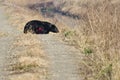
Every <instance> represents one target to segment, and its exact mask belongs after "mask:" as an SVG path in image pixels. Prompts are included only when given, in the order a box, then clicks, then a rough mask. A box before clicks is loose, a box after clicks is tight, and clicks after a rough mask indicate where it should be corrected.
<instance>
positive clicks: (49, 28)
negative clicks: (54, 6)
mask: <svg viewBox="0 0 120 80" xmlns="http://www.w3.org/2000/svg"><path fill="white" fill-rule="evenodd" d="M28 32H32V33H33V34H34V33H35V34H48V33H49V32H54V33H58V32H59V30H58V28H57V27H56V26H55V25H54V24H51V23H49V22H45V21H39V20H32V21H29V22H28V23H26V25H25V27H24V33H25V34H26V33H28Z"/></svg>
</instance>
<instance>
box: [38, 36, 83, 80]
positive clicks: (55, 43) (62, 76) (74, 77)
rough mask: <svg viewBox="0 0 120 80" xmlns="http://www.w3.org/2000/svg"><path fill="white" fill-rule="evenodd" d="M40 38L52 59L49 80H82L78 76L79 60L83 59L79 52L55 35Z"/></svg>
mask: <svg viewBox="0 0 120 80" xmlns="http://www.w3.org/2000/svg"><path fill="white" fill-rule="evenodd" d="M56 35H57V34H56ZM38 37H39V39H40V40H41V42H42V44H43V50H45V52H46V54H47V55H48V56H49V58H50V68H49V71H50V72H49V77H48V80H82V79H81V78H80V75H78V68H79V67H78V65H77V60H78V58H79V59H80V58H81V57H80V56H78V54H79V51H78V50H76V49H75V48H74V47H72V46H68V45H66V44H64V43H63V42H61V41H60V40H59V39H58V38H57V37H55V34H48V35H38Z"/></svg>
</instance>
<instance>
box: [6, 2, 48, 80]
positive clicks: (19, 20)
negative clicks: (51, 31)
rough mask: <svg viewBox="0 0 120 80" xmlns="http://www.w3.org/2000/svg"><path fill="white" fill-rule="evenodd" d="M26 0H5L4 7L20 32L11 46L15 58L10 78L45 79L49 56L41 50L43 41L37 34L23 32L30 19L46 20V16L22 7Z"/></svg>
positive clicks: (11, 22)
mask: <svg viewBox="0 0 120 80" xmlns="http://www.w3.org/2000/svg"><path fill="white" fill-rule="evenodd" d="M24 2H25V3H26V1H24V0H23V2H21V0H18V1H17V2H16V0H8V1H5V2H4V4H5V6H4V8H5V9H6V13H7V15H8V18H9V22H10V24H11V25H12V26H13V27H15V28H16V29H17V30H18V32H20V34H19V35H18V36H16V38H15V40H14V43H13V45H12V47H11V49H12V50H11V52H12V56H13V58H12V60H11V62H12V63H11V64H10V66H9V67H8V70H9V71H10V72H11V75H10V76H9V78H10V80H16V79H17V80H43V79H45V78H47V74H48V71H47V67H48V58H47V56H46V55H45V54H44V52H43V50H41V43H40V41H39V40H38V39H37V37H36V35H33V34H23V28H24V26H25V24H26V22H28V21H30V20H33V19H41V20H44V18H42V17H41V16H39V15H38V14H37V13H36V12H32V11H30V10H28V9H26V8H25V7H22V4H23V3H24ZM27 2H28V1H27ZM19 5H20V6H19ZM23 5H24V4H23ZM23 13H24V14H23ZM21 33H22V34H21Z"/></svg>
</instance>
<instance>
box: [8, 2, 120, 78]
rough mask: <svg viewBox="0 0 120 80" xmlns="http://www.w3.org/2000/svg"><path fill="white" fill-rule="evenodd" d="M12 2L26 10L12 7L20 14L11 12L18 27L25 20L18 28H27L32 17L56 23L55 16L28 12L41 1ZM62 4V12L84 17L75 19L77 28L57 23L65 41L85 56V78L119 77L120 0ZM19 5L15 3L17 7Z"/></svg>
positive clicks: (82, 61)
mask: <svg viewBox="0 0 120 80" xmlns="http://www.w3.org/2000/svg"><path fill="white" fill-rule="evenodd" d="M8 1H10V2H11V3H14V4H16V5H19V6H21V7H22V8H21V7H20V8H19V7H18V8H19V9H21V10H22V11H21V10H18V9H12V11H13V12H16V14H15V15H14V14H11V15H10V16H12V17H15V16H17V18H16V19H14V22H13V21H12V22H13V23H15V22H16V24H14V26H18V23H22V24H20V25H19V27H17V28H18V29H20V30H22V29H23V26H24V24H25V22H27V21H28V20H30V19H38V20H39V19H41V20H48V21H52V22H54V20H53V19H52V20H51V19H49V18H46V19H45V18H43V17H42V16H41V15H39V16H38V15H37V14H38V13H36V12H33V11H31V10H29V11H27V8H26V7H25V6H26V5H28V4H32V3H37V2H39V1H41V0H36V1H33V0H31V2H30V1H28V0H24V1H23V2H22V1H20V0H18V1H15V0H8ZM42 1H43V0H42ZM46 1H47V0H46ZM53 1H54V0H53ZM18 2H19V3H18ZM55 2H57V1H55ZM58 3H59V4H62V6H61V5H60V8H61V10H62V11H65V12H66V11H67V12H69V13H71V14H76V15H79V16H80V17H81V18H80V19H75V20H76V21H77V22H78V23H79V24H77V27H75V28H72V30H71V28H69V26H67V25H66V24H65V23H60V22H57V23H56V25H57V26H59V28H60V30H61V33H62V38H63V40H64V41H67V42H68V43H69V44H71V45H74V46H76V48H78V49H80V51H81V52H82V53H83V55H84V56H83V58H82V59H81V60H80V63H79V65H80V69H79V70H80V75H83V77H84V80H119V79H120V76H119V75H120V67H119V66H120V62H119V61H120V49H119V47H120V42H119V41H120V36H119V33H120V11H119V10H120V1H119V0H80V1H79V0H74V1H73V0H69V1H68V0H62V1H60V0H59V2H58ZM16 5H14V7H15V8H16ZM23 7H24V8H23ZM8 11H9V10H8ZM23 12H24V15H23ZM31 16H32V17H31ZM33 16H34V17H33ZM23 20H25V21H23ZM70 23H71V22H70Z"/></svg>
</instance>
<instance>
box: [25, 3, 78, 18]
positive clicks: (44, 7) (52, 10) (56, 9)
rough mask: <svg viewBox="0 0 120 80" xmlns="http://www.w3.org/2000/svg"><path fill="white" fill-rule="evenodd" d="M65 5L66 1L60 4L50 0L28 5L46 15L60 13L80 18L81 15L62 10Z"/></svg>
mask: <svg viewBox="0 0 120 80" xmlns="http://www.w3.org/2000/svg"><path fill="white" fill-rule="evenodd" d="M63 5H64V3H63V4H60V5H55V4H54V2H52V1H50V2H43V3H36V4H32V5H27V7H28V8H29V9H31V10H35V11H38V12H40V13H42V15H43V16H44V17H54V16H55V14H59V15H62V16H66V17H70V18H73V19H80V16H79V15H76V14H72V13H70V12H69V11H62V10H61V9H62V6H63Z"/></svg>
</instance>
